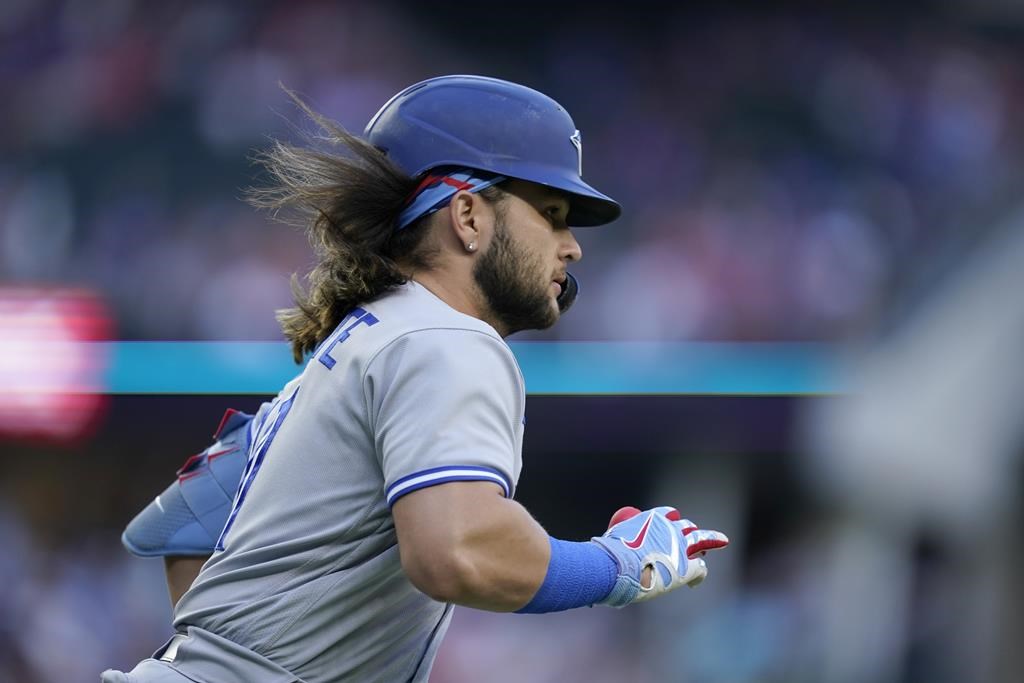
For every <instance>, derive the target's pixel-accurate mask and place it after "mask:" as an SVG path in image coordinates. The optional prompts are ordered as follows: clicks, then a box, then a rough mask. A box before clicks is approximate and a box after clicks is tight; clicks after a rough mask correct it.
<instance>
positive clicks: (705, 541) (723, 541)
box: [683, 529, 729, 562]
mask: <svg viewBox="0 0 1024 683" xmlns="http://www.w3.org/2000/svg"><path fill="white" fill-rule="evenodd" d="M683 538H684V539H685V541H686V557H687V558H690V559H693V558H694V557H697V556H699V555H703V554H704V553H706V552H707V551H709V550H717V549H719V548H724V547H725V546H727V545H729V537H728V536H726V535H725V534H723V533H722V532H721V531H714V530H712V529H694V530H693V531H690V532H689V533H687V534H685V535H684V537H683ZM701 561H702V562H703V560H701Z"/></svg>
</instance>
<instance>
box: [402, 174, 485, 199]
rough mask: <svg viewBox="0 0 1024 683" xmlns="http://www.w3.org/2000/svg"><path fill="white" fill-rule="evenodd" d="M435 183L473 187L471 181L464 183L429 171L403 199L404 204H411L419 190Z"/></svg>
mask: <svg viewBox="0 0 1024 683" xmlns="http://www.w3.org/2000/svg"><path fill="white" fill-rule="evenodd" d="M436 183H444V184H445V185H451V186H452V187H454V188H455V189H456V190H471V189H473V187H474V186H473V184H472V183H466V182H463V181H461V180H457V179H455V178H452V177H451V176H446V175H434V174H432V173H430V174H428V175H427V177H426V178H424V179H423V181H422V182H421V183H420V184H419V185H417V186H416V189H415V190H413V191H412V194H410V195H409V198H408V199H406V200H405V205H406V206H408V205H409V204H412V202H413V200H414V199H416V197H417V196H418V195H419V193H420V192H423V190H425V189H427V188H428V187H430V186H432V185H435V184H436Z"/></svg>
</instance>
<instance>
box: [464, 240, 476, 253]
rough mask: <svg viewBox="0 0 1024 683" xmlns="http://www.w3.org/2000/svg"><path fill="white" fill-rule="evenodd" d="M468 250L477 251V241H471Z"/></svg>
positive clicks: (467, 246)
mask: <svg viewBox="0 0 1024 683" xmlns="http://www.w3.org/2000/svg"><path fill="white" fill-rule="evenodd" d="M466 251H476V242H470V243H469V244H467V245H466Z"/></svg>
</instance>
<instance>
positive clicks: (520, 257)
mask: <svg viewBox="0 0 1024 683" xmlns="http://www.w3.org/2000/svg"><path fill="white" fill-rule="evenodd" d="M543 272H544V266H543V264H542V263H540V262H539V260H536V259H533V258H531V257H530V254H529V253H525V252H524V251H522V250H521V249H518V248H517V246H516V244H515V243H514V241H513V239H512V236H511V234H510V232H509V230H508V228H507V227H506V226H505V221H504V219H503V217H502V216H500V215H499V216H498V217H497V220H496V222H495V225H494V239H493V241H492V243H491V245H490V248H489V249H488V250H487V252H486V253H484V254H481V255H480V258H479V259H478V260H477V263H476V265H475V266H474V268H473V279H474V280H475V281H476V283H477V286H478V287H480V291H481V292H482V293H483V295H484V301H485V302H486V304H487V306H488V308H489V309H490V311H491V313H492V314H493V315H494V317H495V318H497V319H498V320H500V321H501V323H502V324H503V325H504V326H505V328H506V330H507V331H508V332H507V333H508V334H512V333H513V332H519V331H521V330H545V329H547V328H549V327H551V326H552V325H554V324H555V322H557V321H558V311H557V309H556V308H555V307H554V306H553V305H552V302H551V295H550V293H549V291H548V287H547V286H544V285H542V284H541V283H543V282H544V278H543V276H542V273H543ZM548 284H549V285H550V283H548Z"/></svg>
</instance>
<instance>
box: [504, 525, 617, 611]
mask: <svg viewBox="0 0 1024 683" xmlns="http://www.w3.org/2000/svg"><path fill="white" fill-rule="evenodd" d="M549 541H550V543H551V560H550V561H549V562H548V572H547V575H546V576H545V577H544V583H543V584H541V587H540V588H539V589H538V590H537V594H536V595H534V596H533V599H532V600H530V602H529V603H527V604H526V606H525V607H522V608H520V609H518V610H516V611H517V612H518V613H519V614H542V613H545V612H561V611H563V610H567V609H573V608H574V607H584V606H586V605H593V604H594V603H597V602H601V601H602V600H604V599H605V598H607V597H608V595H609V594H610V593H611V592H612V589H613V588H615V581H616V579H617V577H618V573H619V568H618V565H617V564H616V563H615V560H613V559H612V557H611V555H609V554H608V553H607V552H605V550H604V549H603V548H601V546H599V545H597V544H596V543H592V542H590V541H585V542H583V543H577V542H574V541H560V540H559V539H557V538H550V537H549Z"/></svg>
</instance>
